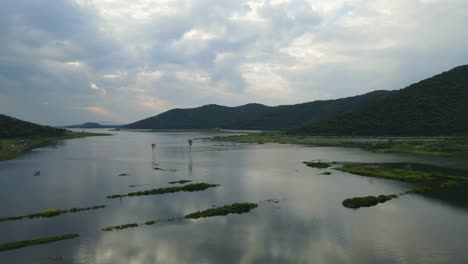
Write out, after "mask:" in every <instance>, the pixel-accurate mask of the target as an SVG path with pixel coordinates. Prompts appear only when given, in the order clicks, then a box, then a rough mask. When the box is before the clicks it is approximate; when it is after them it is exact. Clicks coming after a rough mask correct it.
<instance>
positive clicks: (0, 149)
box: [0, 131, 112, 161]
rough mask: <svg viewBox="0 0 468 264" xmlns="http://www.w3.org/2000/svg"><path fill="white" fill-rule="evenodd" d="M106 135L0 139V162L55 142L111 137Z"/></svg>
mask: <svg viewBox="0 0 468 264" xmlns="http://www.w3.org/2000/svg"><path fill="white" fill-rule="evenodd" d="M111 135H112V134H107V133H90V132H72V131H67V132H65V134H63V135H61V136H58V137H37V138H36V137H29V138H28V137H26V138H2V139H0V161H5V160H12V159H15V158H17V157H19V156H20V155H22V154H24V153H26V152H28V151H30V150H32V149H35V148H39V147H43V146H47V145H50V144H53V143H55V142H57V141H62V140H67V139H74V138H84V137H95V136H111Z"/></svg>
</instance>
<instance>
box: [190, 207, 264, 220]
mask: <svg viewBox="0 0 468 264" xmlns="http://www.w3.org/2000/svg"><path fill="white" fill-rule="evenodd" d="M257 207H258V204H256V203H234V204H231V205H225V206H221V207H215V208H210V209H206V210H203V211H198V212H195V213H191V214H188V215H186V216H185V218H186V219H198V218H205V217H213V216H220V215H228V214H244V213H248V212H250V211H251V210H252V209H255V208H257Z"/></svg>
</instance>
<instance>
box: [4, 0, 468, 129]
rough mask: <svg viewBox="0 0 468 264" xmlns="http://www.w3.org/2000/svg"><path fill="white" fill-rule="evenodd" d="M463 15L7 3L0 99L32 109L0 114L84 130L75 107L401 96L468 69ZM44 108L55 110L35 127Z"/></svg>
mask: <svg viewBox="0 0 468 264" xmlns="http://www.w3.org/2000/svg"><path fill="white" fill-rule="evenodd" d="M467 10H468V2H467V1H465V0H446V1H436V0H395V1H385V0H375V1H374V0H372V1H371V0H350V1H348V0H316V1H315V0H314V1H313V0H249V1H218V0H200V1H190V0H158V1H153V0H135V1H130V2H129V1H124V0H76V1H73V0H70V1H63V2H60V3H59V4H56V5H53V6H50V5H40V4H35V3H29V2H27V1H24V0H23V1H17V2H15V3H13V2H12V3H11V4H10V5H8V6H5V7H4V8H3V9H2V10H1V11H0V34H2V36H3V37H2V42H1V43H0V87H2V88H1V90H0V96H2V97H4V98H16V100H18V101H24V100H30V104H28V105H29V106H28V107H23V108H20V107H19V106H18V107H17V109H11V108H12V107H14V106H12V105H13V104H8V105H7V104H3V105H0V111H2V112H15V111H16V112H18V113H19V114H20V115H21V116H22V117H26V118H27V117H28V116H30V117H31V118H30V119H31V121H37V122H42V123H44V122H55V123H54V124H57V123H60V124H63V122H69V120H70V117H73V116H76V115H77V116H78V118H80V120H79V121H87V120H82V119H84V118H87V116H85V115H83V116H80V115H79V113H77V112H73V110H70V109H68V108H67V107H68V105H72V104H73V103H74V102H76V101H80V102H82V103H83V104H84V105H93V106H96V105H100V106H105V107H106V109H108V111H111V112H112V113H115V115H121V116H122V120H129V121H134V120H136V119H139V118H143V117H145V116H147V115H155V114H158V113H159V112H161V111H164V110H168V108H171V107H177V106H198V105H203V104H207V103H218V104H226V105H231V106H232V105H240V104H244V103H249V102H259V103H264V104H270V105H277V104H286V103H298V102H304V101H312V100H316V99H327V98H338V97H344V96H350V95H355V94H360V93H364V92H368V91H371V90H375V89H399V88H402V87H404V86H405V85H408V84H410V83H412V82H415V81H418V80H420V79H423V78H426V77H429V76H432V75H433V74H436V73H439V72H442V71H444V70H448V69H450V68H452V67H455V66H457V65H460V64H466V63H467V61H468V50H467V49H466V47H465V46H466V43H467V42H468V31H467V30H466V29H465V25H466V24H468V16H467ZM52 18H53V19H52ZM13 22H14V23H13ZM96 94H98V95H101V96H96ZM181 94H182V95H184V96H181ZM104 95H105V96H104ZM28 98H29V99H28ZM43 101H47V102H49V103H50V104H49V105H48V106H50V107H52V106H54V107H57V108H56V109H55V108H54V110H57V111H54V112H53V113H51V114H49V115H44V116H47V118H50V119H47V120H34V119H36V118H37V116H38V115H36V112H37V107H39V106H34V104H40V103H38V102H43ZM115 102H120V103H126V109H127V110H126V111H121V110H120V109H119V104H117V103H115ZM7 107H8V108H7ZM88 112H89V111H88ZM73 123H75V122H73Z"/></svg>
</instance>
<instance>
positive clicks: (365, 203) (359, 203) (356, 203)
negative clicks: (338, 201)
mask: <svg viewBox="0 0 468 264" xmlns="http://www.w3.org/2000/svg"><path fill="white" fill-rule="evenodd" d="M396 198H398V195H396V194H391V195H379V196H365V197H353V198H349V199H346V200H344V201H343V206H344V207H348V208H353V209H357V208H360V207H371V206H375V205H377V204H379V203H385V202H387V201H390V200H391V199H396Z"/></svg>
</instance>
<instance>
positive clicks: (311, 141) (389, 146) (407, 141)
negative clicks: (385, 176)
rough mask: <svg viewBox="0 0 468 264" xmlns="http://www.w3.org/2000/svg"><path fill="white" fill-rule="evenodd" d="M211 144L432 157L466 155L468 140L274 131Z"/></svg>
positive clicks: (228, 138) (233, 137) (230, 137)
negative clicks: (348, 150)
mask: <svg viewBox="0 0 468 264" xmlns="http://www.w3.org/2000/svg"><path fill="white" fill-rule="evenodd" d="M209 140H211V141H214V142H233V143H248V144H265V143H278V144H293V145H306V146H319V147H344V148H360V149H364V150H368V151H371V152H375V153H401V154H425V155H434V156H468V138H465V137H458V138H450V137H412V138H404V137H352V136H350V137H306V136H287V135H284V134H281V133H278V132H276V133H275V132H264V133H250V134H246V135H234V136H216V137H212V138H209Z"/></svg>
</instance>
